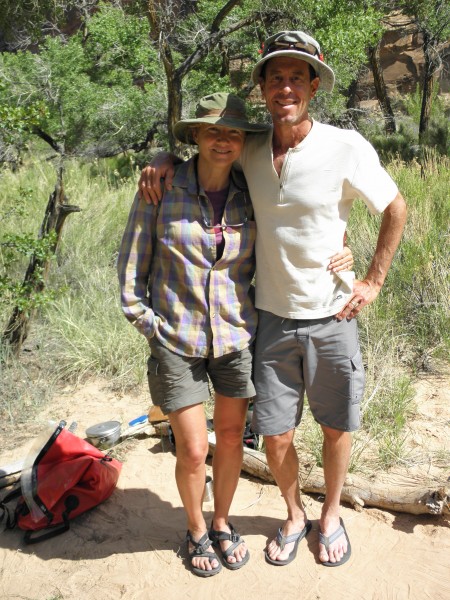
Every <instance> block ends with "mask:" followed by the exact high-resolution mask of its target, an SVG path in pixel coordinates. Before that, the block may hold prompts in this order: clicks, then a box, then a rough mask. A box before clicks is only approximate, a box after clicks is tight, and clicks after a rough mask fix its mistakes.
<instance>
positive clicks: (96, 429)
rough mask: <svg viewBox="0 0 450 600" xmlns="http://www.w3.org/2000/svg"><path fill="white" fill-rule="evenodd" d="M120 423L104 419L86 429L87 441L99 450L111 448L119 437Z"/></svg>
mask: <svg viewBox="0 0 450 600" xmlns="http://www.w3.org/2000/svg"><path fill="white" fill-rule="evenodd" d="M120 432H121V425H120V422H119V421H106V422H105V423H98V424H97V425H92V427H88V429H86V437H87V441H88V442H89V443H90V444H92V445H93V446H95V447H96V448H100V449H101V450H106V449H107V448H111V447H112V446H114V444H116V443H117V442H118V441H119V439H120Z"/></svg>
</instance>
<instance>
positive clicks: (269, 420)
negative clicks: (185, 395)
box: [253, 310, 306, 561]
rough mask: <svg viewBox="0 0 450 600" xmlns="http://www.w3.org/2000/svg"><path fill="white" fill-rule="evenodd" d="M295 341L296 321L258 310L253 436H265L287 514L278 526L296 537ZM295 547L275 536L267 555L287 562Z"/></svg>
mask: <svg viewBox="0 0 450 600" xmlns="http://www.w3.org/2000/svg"><path fill="white" fill-rule="evenodd" d="M299 337H301V336H299V335H298V321H297V320H292V319H283V318H281V317H278V316H277V315H273V314H272V313H269V312H266V311H263V310H261V311H259V325H258V334H257V337H256V348H255V386H256V391H257V395H256V400H255V402H254V405H253V421H254V422H253V425H254V430H255V431H256V432H257V433H260V434H263V435H264V441H265V444H266V455H267V462H268V465H269V468H270V470H271V472H272V475H273V476H274V478H275V481H276V482H277V485H278V487H279V488H280V492H281V494H282V496H283V499H284V501H285V502H286V507H287V512H288V515H287V520H286V522H285V524H284V525H283V527H282V534H283V535H284V536H288V535H292V534H295V533H300V532H301V531H302V530H303V529H304V527H305V525H306V515H305V511H304V509H303V506H302V502H301V499H300V486H299V482H298V468H299V464H298V456H297V452H296V450H295V447H294V444H293V438H294V431H295V427H296V426H297V425H298V423H299V422H300V417H301V414H302V409H303V392H304V384H303V372H302V344H301V341H300V340H299ZM279 432H284V433H279ZM294 544H295V542H290V543H288V544H286V546H285V547H284V549H283V550H281V548H280V545H279V544H278V543H277V540H276V538H274V539H273V540H272V541H271V542H270V543H269V545H268V546H267V550H266V552H267V555H268V557H269V558H270V559H272V560H280V561H282V560H286V559H287V558H288V556H289V554H290V553H291V552H292V550H293V548H294Z"/></svg>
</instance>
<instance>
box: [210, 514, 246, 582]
mask: <svg viewBox="0 0 450 600" xmlns="http://www.w3.org/2000/svg"><path fill="white" fill-rule="evenodd" d="M228 527H229V528H230V533H228V532H226V531H216V530H215V529H213V528H212V524H211V529H210V530H209V538H210V539H211V541H212V543H213V544H214V547H215V548H216V550H217V551H218V552H220V554H221V556H222V560H223V566H224V567H226V568H227V569H230V571H236V570H237V569H240V568H241V567H243V566H244V565H245V564H247V563H248V559H249V558H250V553H249V551H248V549H247V552H246V553H245V556H244V557H243V559H242V560H239V561H238V560H236V562H234V563H230V562H228V558H229V557H230V556H231V555H232V554H233V552H234V550H235V549H236V548H237V547H238V546H239V545H240V544H242V543H243V542H244V540H243V539H242V538H241V536H240V535H239V533H238V532H237V531H236V529H235V528H234V527H233V525H232V524H231V523H228ZM224 540H227V541H230V542H233V543H232V544H231V546H230V547H229V548H227V549H226V550H222V548H221V547H220V542H221V541H224Z"/></svg>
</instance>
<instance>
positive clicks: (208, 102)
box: [173, 92, 269, 144]
mask: <svg viewBox="0 0 450 600" xmlns="http://www.w3.org/2000/svg"><path fill="white" fill-rule="evenodd" d="M201 123H207V124H209V125H221V126H222V127H230V128H231V129H241V130H242V131H249V132H254V133H257V132H261V131H267V129H268V128H269V126H268V125H263V124H259V123H250V122H249V120H248V119H247V114H246V110H245V104H244V101H243V100H241V99H240V98H238V97H237V96H234V95H233V94H227V93H225V92H217V93H215V94H209V95H208V96H204V97H203V98H202V99H201V100H200V102H199V103H198V104H197V108H196V111H195V119H183V120H182V121H178V123H175V126H174V128H173V134H174V136H175V137H176V138H177V139H178V140H180V142H184V143H185V144H195V143H196V142H195V141H194V139H193V137H192V129H193V127H194V126H195V125H199V124H201Z"/></svg>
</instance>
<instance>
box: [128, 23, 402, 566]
mask: <svg viewBox="0 0 450 600" xmlns="http://www.w3.org/2000/svg"><path fill="white" fill-rule="evenodd" d="M252 77H253V81H254V82H255V83H259V85H260V87H261V92H262V95H263V97H264V99H265V101H266V104H267V108H268V110H269V112H270V114H271V116H272V121H273V126H272V127H270V128H266V127H265V126H262V125H255V124H251V123H249V122H248V121H247V119H246V117H245V109H244V107H243V105H242V103H241V102H240V101H239V100H238V99H237V98H235V97H233V96H230V95H228V94H225V95H224V94H213V95H211V96H209V97H206V98H204V99H202V101H201V102H200V103H199V105H198V107H197V115H196V119H192V120H187V121H181V122H179V123H178V124H177V125H176V126H175V130H174V133H175V135H176V136H177V138H178V139H180V140H181V141H183V142H186V143H194V144H197V146H198V155H197V156H196V157H194V158H192V159H191V160H189V161H187V162H186V163H183V164H181V165H179V166H177V167H176V168H175V173H174V172H173V170H172V169H169V172H168V173H164V174H165V175H166V191H165V193H164V200H163V202H162V203H161V204H160V205H159V206H153V205H150V204H147V203H146V202H144V201H143V200H140V199H139V198H138V197H136V199H135V201H134V204H133V207H132V209H131V213H130V217H129V221H128V225H127V228H126V231H125V234H124V237H123V240H122V246H121V250H120V255H119V262H118V271H119V278H120V283H121V293H122V306H123V310H124V312H125V315H126V316H127V318H128V319H129V320H130V321H131V322H132V323H133V324H134V325H135V326H136V327H137V328H138V329H139V330H140V331H141V332H142V333H143V334H144V335H145V336H146V337H147V338H148V339H149V343H150V348H151V354H152V356H151V358H150V359H149V370H148V373H149V384H150V390H151V395H152V399H153V402H154V403H155V404H159V405H161V407H162V409H163V411H164V412H166V413H167V414H169V418H170V422H171V425H172V427H173V430H174V434H175V437H176V441H177V464H176V479H177V484H178V489H179V491H180V495H181V498H182V501H183V504H184V507H185V510H186V513H187V520H188V534H187V542H188V549H189V555H190V566H191V568H192V571H193V572H194V573H195V574H196V575H199V576H202V577H205V576H210V575H214V574H216V573H218V572H219V570H220V569H221V562H223V564H224V566H226V567H227V568H230V569H236V568H240V567H242V566H243V565H244V564H245V563H246V562H247V561H248V559H249V551H248V548H247V547H246V545H245V542H244V540H242V538H241V537H240V536H239V534H238V533H237V532H236V531H235V530H234V528H233V527H232V525H231V523H229V521H228V511H229V508H230V505H231V501H232V498H233V494H234V491H235V489H236V485H237V481H238V478H239V472H240V467H241V461H242V430H243V427H244V423H245V413H246V407H247V399H248V398H249V397H251V396H253V395H254V388H253V384H252V378H251V370H252V349H253V340H254V338H255V334H256V325H257V317H256V313H255V310H254V304H253V301H252V297H251V292H252V287H251V281H252V277H253V270H254V266H255V255H254V252H253V247H254V243H255V235H256V227H255V222H256V223H257V226H258V236H257V240H256V265H257V272H256V282H257V285H256V308H257V309H258V335H257V336H256V346H255V356H254V381H255V385H256V392H257V398H256V402H255V405H254V413H253V414H254V423H253V429H254V431H256V432H257V433H260V434H263V435H264V439H265V444H266V453H267V459H268V463H269V466H270V468H271V471H272V473H273V475H274V477H275V479H276V481H277V484H278V486H279V487H280V491H281V493H282V495H283V498H284V500H285V502H286V505H287V511H288V516H287V520H286V522H285V523H284V524H283V526H282V527H281V528H280V530H279V531H278V533H277V535H276V536H275V537H274V539H273V540H272V541H271V542H270V543H269V544H268V546H267V548H266V550H265V556H266V560H267V561H268V562H269V563H271V564H274V565H285V564H288V563H289V562H291V561H292V560H293V558H295V556H296V552H297V546H298V543H299V541H300V540H301V539H302V538H303V537H304V536H305V535H306V534H307V533H308V532H309V530H310V529H311V523H310V521H308V519H307V517H306V514H305V512H304V509H303V506H302V503H301V499H300V489H299V483H298V457H297V454H296V451H295V448H294V445H293V434H294V430H295V427H296V426H297V425H298V424H299V422H300V418H301V413H302V404H303V395H304V393H305V391H306V393H307V395H308V401H309V404H310V407H311V411H312V413H313V415H314V417H315V419H316V420H317V421H318V422H319V423H320V425H321V427H322V431H323V435H324V444H323V464H324V474H325V482H326V486H327V495H326V500H325V503H324V505H323V509H322V515H321V518H320V521H319V527H320V537H319V542H320V544H319V559H320V561H321V562H322V563H323V564H324V565H327V566H337V565H340V564H343V563H344V562H346V560H348V558H349V556H350V544H349V541H348V537H347V534H346V531H345V528H344V525H343V522H342V520H341V519H340V518H339V501H340V493H341V490H342V486H343V483H344V479H345V475H346V472H347V467H348V461H349V456H350V448H351V434H350V432H351V431H354V430H355V429H357V427H358V426H359V402H360V399H361V396H362V392H363V379H364V376H363V367H362V363H361V357H360V352H359V346H358V340H357V330H356V322H355V320H354V319H353V317H355V316H356V315H357V314H358V313H359V312H360V311H361V309H362V308H363V307H364V306H365V305H366V304H369V303H370V302H372V301H373V300H375V298H376V296H377V295H378V293H379V290H380V289H381V287H382V285H383V282H384V279H385V277H386V274H387V271H388V268H389V266H390V264H391V261H392V258H393V255H394V253H395V250H396V248H397V246H398V243H399V241H400V238H401V233H402V230H403V226H404V222H405V218H406V208H405V203H404V201H403V198H402V197H401V195H400V194H399V192H398V189H397V187H396V185H395V183H394V182H393V181H392V179H391V178H390V177H389V176H388V174H387V173H386V172H385V171H384V169H382V167H381V166H380V164H379V160H378V157H377V155H376V153H375V152H374V150H373V148H372V147H371V146H370V145H369V144H368V143H367V142H366V141H365V140H364V139H363V138H362V137H361V136H360V135H359V134H357V133H356V132H354V131H342V130H338V129H336V128H334V127H330V126H327V125H322V124H320V123H318V122H316V121H313V120H312V119H311V118H310V117H309V114H308V107H309V103H310V101H311V100H312V98H313V97H314V95H315V93H316V92H317V89H318V88H319V86H320V87H321V88H323V89H324V90H325V91H331V89H332V88H333V84H334V74H333V71H332V70H331V69H330V67H328V66H327V65H326V64H325V63H324V62H323V60H322V57H321V54H320V48H319V45H318V43H317V42H316V40H314V39H313V38H311V37H310V36H308V35H306V34H304V33H303V32H299V31H293V32H281V33H279V34H276V35H274V36H272V37H270V38H269V39H268V40H266V42H265V44H264V51H263V54H262V56H261V58H260V60H259V61H258V63H257V64H256V65H255V68H254V70H253V73H252ZM239 155H240V159H239V160H240V163H241V166H242V168H243V171H244V174H245V177H246V180H245V179H243V177H242V175H241V174H240V172H239V171H237V170H235V168H234V167H233V166H232V163H233V162H234V161H235V160H236V159H237V158H238V157H239ZM166 162H167V161H166ZM165 170H166V167H165V166H164V167H162V171H165ZM161 174H162V173H161V169H159V170H158V169H150V170H149V171H148V173H147V175H144V176H143V179H141V184H140V194H141V195H142V196H144V197H145V198H146V199H147V200H150V198H152V199H155V198H158V197H160V195H161V190H160V188H159V177H160V176H161ZM152 179H153V180H154V181H155V182H156V184H155V185H152ZM247 185H248V189H247ZM147 186H149V187H147ZM250 197H251V199H252V203H253V207H252V204H251V203H250ZM357 197H359V198H362V199H363V201H364V202H365V203H366V205H367V206H368V208H369V210H370V211H371V212H372V213H374V214H378V213H381V212H383V219H382V223H381V227H380V233H379V239H378V244H377V248H376V250H375V254H374V257H373V260H372V263H371V265H370V267H369V270H368V273H367V275H366V278H365V279H364V280H363V281H356V280H355V281H353V273H352V272H348V271H342V270H341V269H342V268H345V267H346V263H347V261H348V260H349V259H348V258H346V257H345V256H344V257H342V256H336V252H338V250H339V248H341V247H342V239H343V236H344V234H345V227H346V221H347V218H348V214H349V211H350V208H351V205H352V202H353V199H355V198H357ZM253 209H254V211H255V216H254V217H253ZM330 257H332V258H331V264H330ZM351 264H352V259H351V258H350V265H351ZM330 267H331V268H330ZM208 375H209V377H210V378H211V381H212V384H213V386H214V389H215V392H216V396H215V409H214V410H215V412H214V424H215V430H216V439H217V449H216V454H215V456H214V462H213V472H214V497H215V507H214V517H213V521H212V523H211V527H210V529H209V531H208V530H207V526H206V523H205V521H204V518H203V514H202V511H201V500H202V494H203V486H204V479H205V468H204V461H205V458H206V453H207V447H208V444H207V437H206V425H205V418H204V414H203V407H202V402H203V401H204V400H206V399H207V397H208V377H207V376H208ZM220 558H221V559H222V561H221V560H220Z"/></svg>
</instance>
